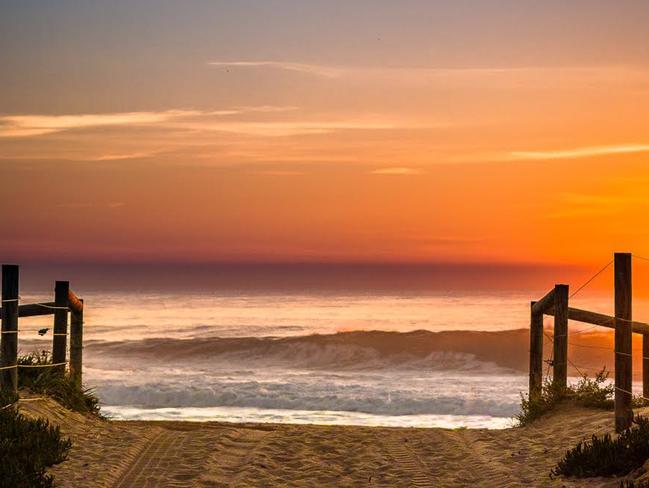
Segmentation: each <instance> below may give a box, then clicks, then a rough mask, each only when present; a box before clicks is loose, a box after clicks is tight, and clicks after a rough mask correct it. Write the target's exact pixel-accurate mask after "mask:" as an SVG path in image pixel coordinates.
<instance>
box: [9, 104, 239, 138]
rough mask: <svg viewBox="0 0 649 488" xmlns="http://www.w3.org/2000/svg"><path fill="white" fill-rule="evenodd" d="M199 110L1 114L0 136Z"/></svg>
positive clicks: (141, 121) (150, 120)
mask: <svg viewBox="0 0 649 488" xmlns="http://www.w3.org/2000/svg"><path fill="white" fill-rule="evenodd" d="M231 112H232V111H227V113H231ZM221 113H223V112H221ZM234 113H236V112H234ZM198 114H200V112H197V111H193V110H166V111H161V112H121V113H107V114H77V115H5V116H0V137H30V136H37V135H45V134H51V133H54V132H60V131H64V130H71V129H87V128H92V127H108V126H134V125H153V124H157V123H161V122H166V121H169V120H173V119H179V118H183V117H190V116H195V115H198Z"/></svg>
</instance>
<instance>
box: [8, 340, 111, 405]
mask: <svg viewBox="0 0 649 488" xmlns="http://www.w3.org/2000/svg"><path fill="white" fill-rule="evenodd" d="M18 364H22V365H30V366H35V365H45V364H52V358H51V355H50V354H49V353H48V352H46V351H42V352H40V353H36V352H34V353H30V354H27V355H24V356H20V357H19V358H18ZM18 386H19V388H29V389H30V390H31V391H33V392H35V393H42V394H44V395H48V396H50V397H52V398H54V399H55V400H57V401H58V402H59V403H61V405H64V406H65V407H67V408H69V409H70V410H74V411H76V412H81V413H91V414H94V415H98V416H99V415H100V412H99V399H98V398H97V396H96V395H95V394H94V392H93V391H92V389H84V388H82V387H80V386H79V385H77V384H76V383H75V382H74V381H73V380H72V378H70V377H69V376H67V375H61V374H59V373H58V372H57V371H54V370H53V368H20V370H19V373H18Z"/></svg>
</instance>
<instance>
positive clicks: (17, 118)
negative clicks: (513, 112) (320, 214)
mask: <svg viewBox="0 0 649 488" xmlns="http://www.w3.org/2000/svg"><path fill="white" fill-rule="evenodd" d="M294 109H295V108H294V107H273V106H260V107H240V108H236V109H232V110H219V111H198V110H166V111H160V112H124V113H109V114H78V115H8V116H0V138H21V137H36V136H43V135H49V134H54V133H57V132H63V131H70V130H80V129H95V128H105V127H121V128H128V127H155V128H158V129H162V130H176V131H190V132H227V133H233V134H239V135H246V136H257V137H282V136H294V135H310V134H328V133H332V132H336V131H344V130H384V129H395V128H402V127H404V124H403V123H398V122H394V121H391V120H385V119H383V118H381V117H378V116H362V115H359V116H356V117H346V118H337V119H334V118H332V119H322V118H295V117H291V118H288V119H287V118H286V117H284V118H282V119H273V120H245V118H244V119H242V118H241V117H240V118H239V119H232V118H231V117H226V116H235V115H240V116H242V117H243V116H245V115H251V114H255V113H256V114H262V115H264V114H273V113H280V112H288V111H291V110H294ZM121 156H122V155H119V154H118V155H116V156H115V157H112V156H111V155H109V156H108V157H106V159H127V157H126V158H122V157H121ZM136 156H137V154H136Z"/></svg>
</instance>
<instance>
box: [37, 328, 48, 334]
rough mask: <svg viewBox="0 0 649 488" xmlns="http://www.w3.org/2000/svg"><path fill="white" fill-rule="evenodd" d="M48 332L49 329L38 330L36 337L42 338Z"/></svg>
mask: <svg viewBox="0 0 649 488" xmlns="http://www.w3.org/2000/svg"><path fill="white" fill-rule="evenodd" d="M48 330H50V329H49V327H45V328H44V329H38V335H39V336H44V335H45V334H47V331H48Z"/></svg>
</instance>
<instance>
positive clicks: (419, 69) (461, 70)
mask: <svg viewBox="0 0 649 488" xmlns="http://www.w3.org/2000/svg"><path fill="white" fill-rule="evenodd" d="M207 65H208V66H216V67H221V68H226V69H228V70H230V69H260V68H262V69H264V68H265V69H273V70H283V71H287V72H292V73H298V74H301V75H310V76H315V77H320V78H329V79H337V78H349V77H352V78H357V79H369V80H373V81H376V80H384V81H387V80H391V81H395V82H416V83H422V82H423V83H430V82H431V81H442V80H452V81H455V82H457V81H461V80H465V81H469V82H473V81H475V79H476V78H479V79H481V80H483V81H487V80H493V81H495V82H497V83H499V84H500V83H502V82H503V81H504V80H506V79H508V78H511V79H512V80H514V82H515V83H516V84H518V83H520V81H521V80H528V81H530V80H531V81H534V80H539V79H543V80H547V79H553V78H555V77H556V78H557V79H560V80H561V82H562V83H566V82H568V81H570V80H573V81H578V82H580V83H582V82H583V80H585V79H588V80H589V81H591V82H593V81H597V82H602V81H611V82H615V83H619V80H620V78H621V77H622V78H623V79H625V80H627V81H638V82H640V83H643V84H644V82H645V80H646V76H647V71H646V70H645V69H642V68H637V67H633V66H621V65H610V66H606V65H604V66H477V67H476V66H457V67H444V66H344V65H328V64H321V63H303V62H299V61H287V60H268V59H265V60H248V59H243V60H213V61H208V62H207ZM548 77H549V78H548Z"/></svg>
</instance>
